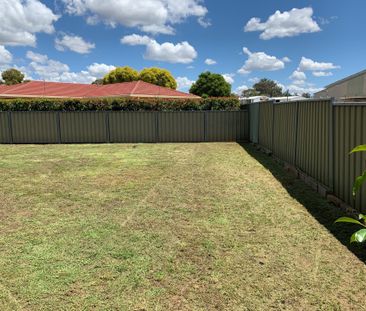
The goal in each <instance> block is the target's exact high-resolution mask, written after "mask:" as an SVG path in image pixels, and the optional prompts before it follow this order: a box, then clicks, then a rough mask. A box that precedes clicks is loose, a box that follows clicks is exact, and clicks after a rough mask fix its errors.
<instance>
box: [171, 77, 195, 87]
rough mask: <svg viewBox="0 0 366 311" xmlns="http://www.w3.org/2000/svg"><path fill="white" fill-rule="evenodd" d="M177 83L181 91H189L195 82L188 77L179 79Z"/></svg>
mask: <svg viewBox="0 0 366 311" xmlns="http://www.w3.org/2000/svg"><path fill="white" fill-rule="evenodd" d="M176 81H177V84H178V89H179V90H188V89H189V88H190V87H191V86H192V84H193V83H194V82H195V81H193V80H190V79H188V78H187V77H178V78H177V79H176Z"/></svg>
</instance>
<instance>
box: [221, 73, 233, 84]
mask: <svg viewBox="0 0 366 311" xmlns="http://www.w3.org/2000/svg"><path fill="white" fill-rule="evenodd" d="M222 76H223V77H224V79H225V81H226V82H227V83H230V84H233V83H234V82H235V81H234V76H235V74H233V73H225V74H223V75H222Z"/></svg>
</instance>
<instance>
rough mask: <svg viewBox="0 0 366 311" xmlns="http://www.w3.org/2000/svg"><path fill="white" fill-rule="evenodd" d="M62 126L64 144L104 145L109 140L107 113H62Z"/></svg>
mask: <svg viewBox="0 0 366 311" xmlns="http://www.w3.org/2000/svg"><path fill="white" fill-rule="evenodd" d="M60 125H61V126H60V127H61V141H62V142H63V143H104V142H108V140H109V139H108V133H107V113H106V112H105V111H77V112H76V111H75V112H74V111H73V112H61V113H60Z"/></svg>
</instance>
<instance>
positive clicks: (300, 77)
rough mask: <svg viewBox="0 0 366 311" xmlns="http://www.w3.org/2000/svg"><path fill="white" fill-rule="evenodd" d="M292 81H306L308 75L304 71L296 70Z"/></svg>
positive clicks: (291, 77)
mask: <svg viewBox="0 0 366 311" xmlns="http://www.w3.org/2000/svg"><path fill="white" fill-rule="evenodd" d="M290 79H292V80H297V81H299V80H306V74H305V73H304V72H302V71H299V70H295V71H294V72H293V73H292V75H291V76H290Z"/></svg>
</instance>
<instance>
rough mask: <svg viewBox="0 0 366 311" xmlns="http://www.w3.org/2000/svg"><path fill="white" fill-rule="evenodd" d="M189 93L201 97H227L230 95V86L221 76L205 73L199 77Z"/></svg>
mask: <svg viewBox="0 0 366 311" xmlns="http://www.w3.org/2000/svg"><path fill="white" fill-rule="evenodd" d="M189 92H190V93H191V94H194V95H198V96H201V97H228V96H230V94H231V85H230V83H227V82H226V81H225V79H224V77H223V76H222V75H220V74H216V73H211V72H209V71H206V72H203V73H201V74H200V75H199V77H198V80H197V81H196V82H195V83H193V84H192V86H191V89H190V90H189Z"/></svg>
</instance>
